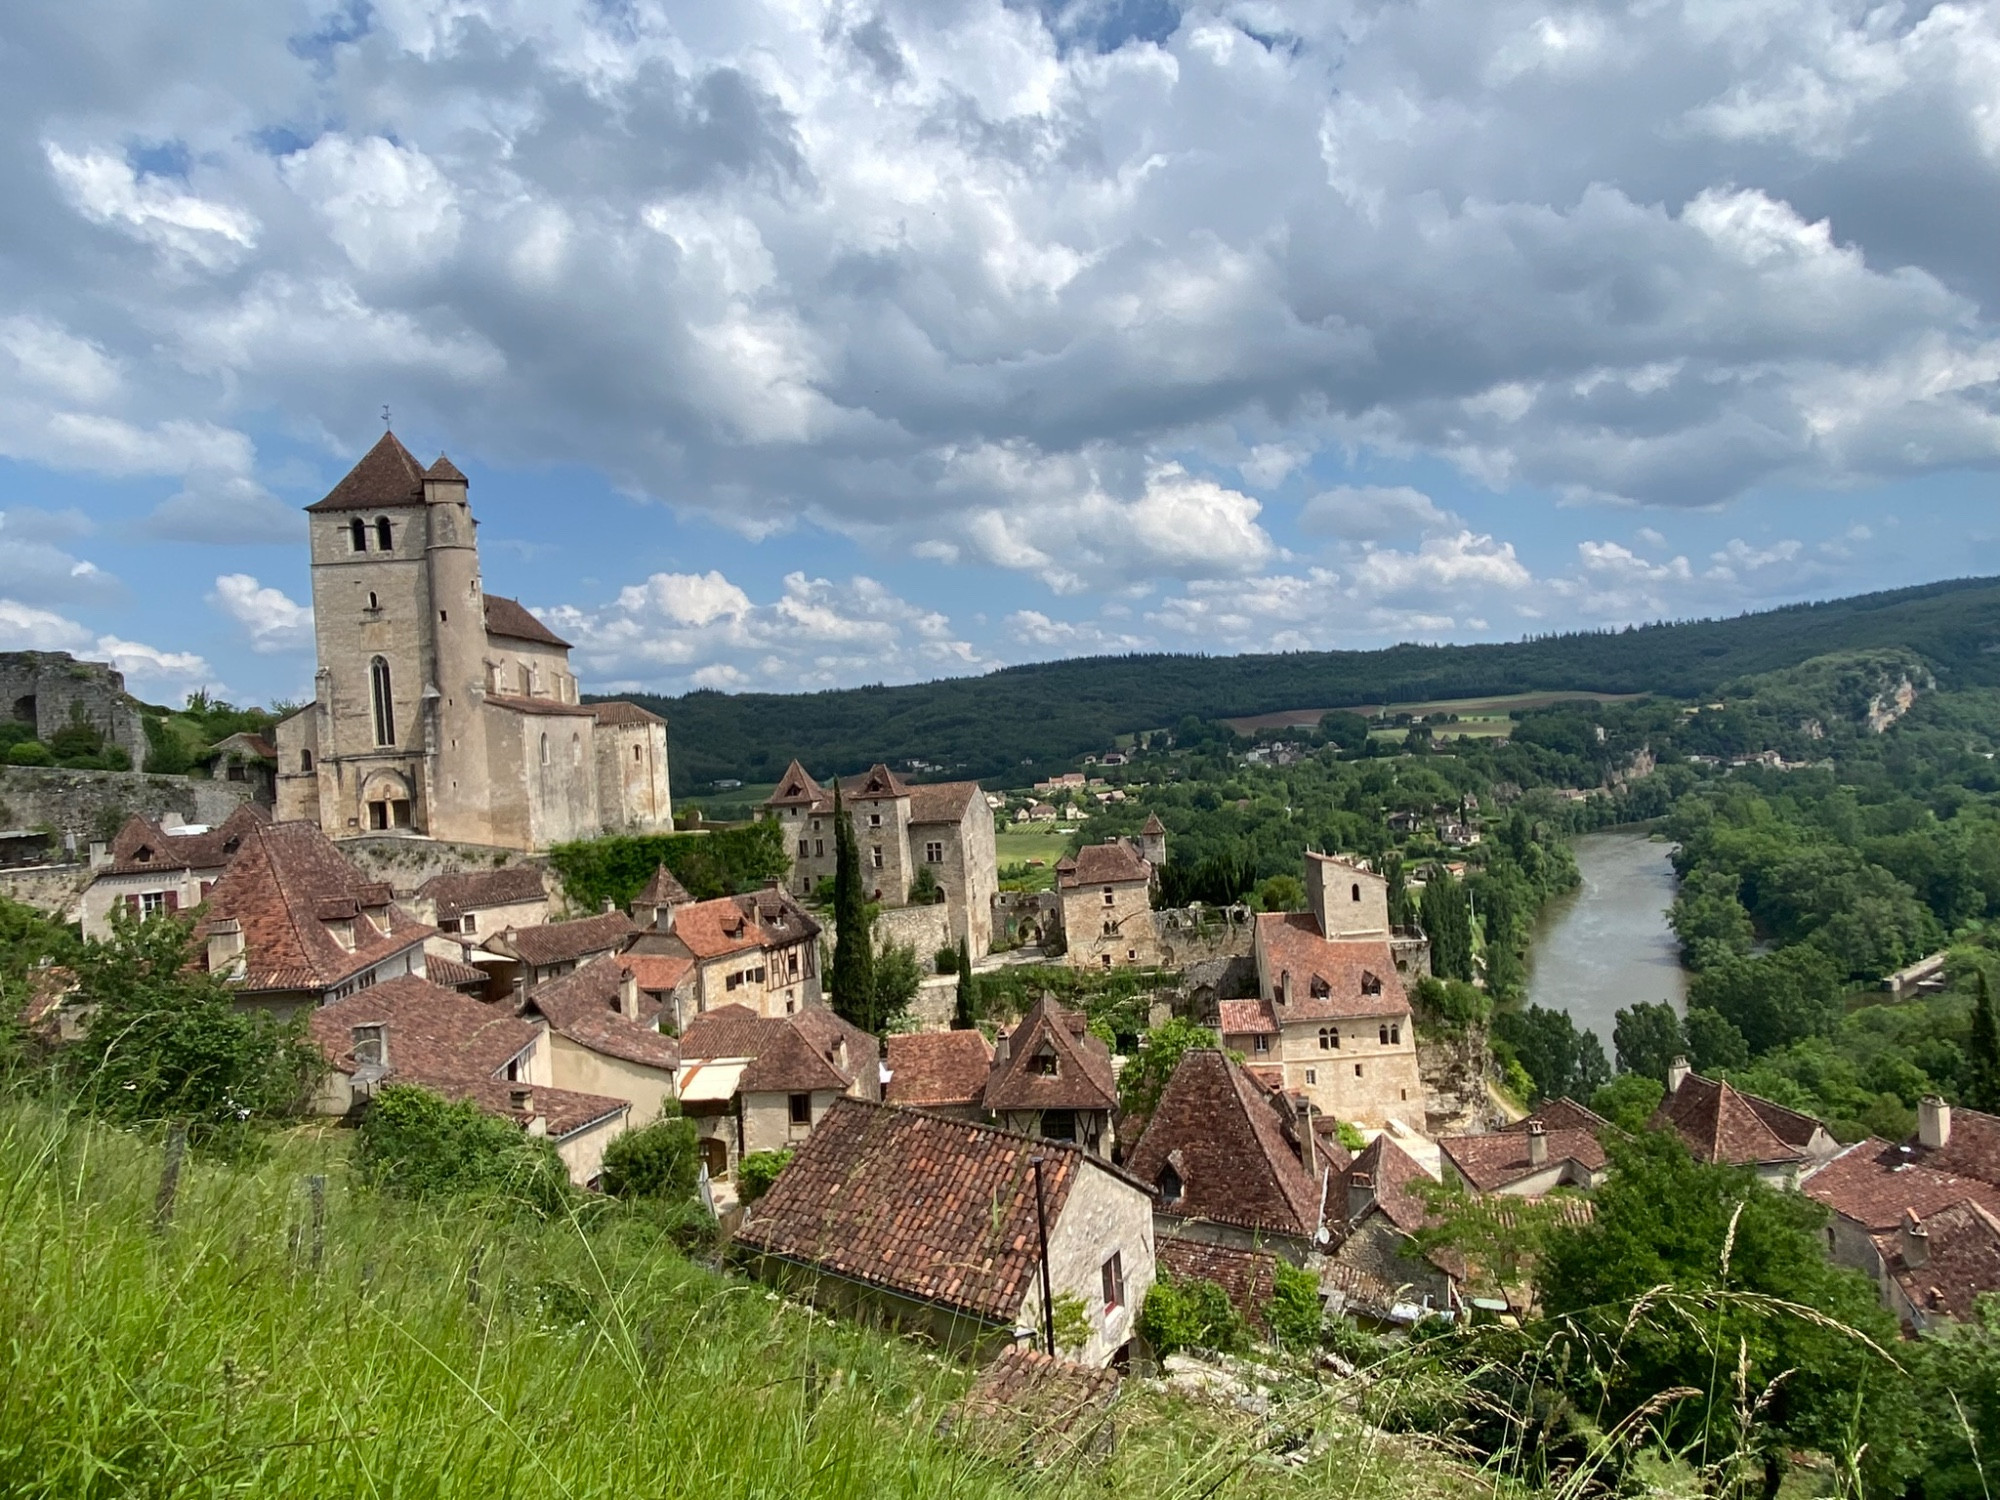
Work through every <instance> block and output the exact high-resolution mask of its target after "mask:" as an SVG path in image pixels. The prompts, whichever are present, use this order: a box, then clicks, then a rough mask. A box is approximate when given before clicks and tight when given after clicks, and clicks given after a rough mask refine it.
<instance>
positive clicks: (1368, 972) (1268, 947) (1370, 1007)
mask: <svg viewBox="0 0 2000 1500" xmlns="http://www.w3.org/2000/svg"><path fill="white" fill-rule="evenodd" d="M1256 941H1257V946H1258V948H1260V949H1261V950H1262V951H1263V955H1264V957H1263V964H1262V966H1261V967H1262V968H1263V969H1264V971H1265V972H1266V973H1267V974H1269V976H1270V982H1271V985H1272V988H1273V989H1274V990H1278V991H1279V994H1278V995H1277V996H1275V997H1273V998H1274V999H1275V1001H1276V1010H1275V1013H1276V1015H1277V1017H1278V1019H1279V1021H1280V1022H1281V1023H1283V1022H1290V1021H1322V1020H1342V1019H1345V1018H1347V1017H1351V1016H1402V1015H1408V1014H1409V1011H1410V1001H1409V997H1408V996H1407V995H1406V994H1405V993H1404V992H1403V981H1402V978H1401V976H1400V975H1398V974H1397V972H1396V958H1395V955H1394V954H1393V953H1392V952H1390V949H1389V944H1388V942H1387V941H1386V940H1384V939H1381V938H1339V939H1334V940H1328V939H1327V938H1324V937H1321V936H1320V931H1319V927H1318V924H1316V923H1315V922H1314V921H1313V918H1312V913H1310V912H1263V913H1260V914H1259V915H1258V918H1257V937H1256ZM1287 979H1289V981H1290V1003H1289V1004H1287V1003H1285V1001H1284V999H1283V990H1282V986H1283V984H1284V983H1285V981H1286V980H1287ZM1371 991H1372V992H1371Z"/></svg>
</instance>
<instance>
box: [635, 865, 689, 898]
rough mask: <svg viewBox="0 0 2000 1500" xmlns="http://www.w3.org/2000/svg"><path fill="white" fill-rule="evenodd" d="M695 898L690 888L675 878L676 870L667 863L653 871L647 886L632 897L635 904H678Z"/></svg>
mask: <svg viewBox="0 0 2000 1500" xmlns="http://www.w3.org/2000/svg"><path fill="white" fill-rule="evenodd" d="M692 900H694V897H692V896H690V895H689V894H688V888H687V887H686V886H684V885H682V884H681V883H680V881H678V880H676V879H675V878H674V872H673V871H672V870H669V869H668V868H667V867H666V866H665V865H661V866H660V867H659V868H658V869H656V870H654V871H653V878H652V879H650V880H648V881H647V882H646V888H645V889H644V890H642V891H641V892H639V894H638V895H637V896H634V897H633V898H632V904H633V905H634V906H678V905H681V904H682V903H683V902H688V901H692Z"/></svg>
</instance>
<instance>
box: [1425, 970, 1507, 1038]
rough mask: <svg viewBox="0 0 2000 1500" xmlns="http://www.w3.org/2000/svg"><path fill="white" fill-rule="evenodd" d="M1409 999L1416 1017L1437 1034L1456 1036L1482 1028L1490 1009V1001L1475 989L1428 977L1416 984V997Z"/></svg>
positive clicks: (1478, 989)
mask: <svg viewBox="0 0 2000 1500" xmlns="http://www.w3.org/2000/svg"><path fill="white" fill-rule="evenodd" d="M1411 998H1412V999H1413V1000H1414V1001H1415V1002H1416V1010H1417V1014H1418V1016H1419V1017H1421V1018H1422V1019H1423V1020H1424V1021H1426V1022H1428V1023H1429V1024H1430V1025H1431V1027H1432V1028H1434V1029H1436V1030H1440V1031H1454V1032H1457V1031H1464V1030H1465V1029H1466V1028H1467V1027H1470V1026H1478V1025H1482V1024H1483V1023H1484V1022H1485V1020H1486V1018H1487V1016H1488V1015H1490V1014H1491V1013H1492V1009H1493V1003H1492V1001H1491V1000H1490V999H1489V998H1488V997H1487V995H1486V992H1485V991H1484V990H1482V989H1480V988H1479V987H1478V986H1477V985H1473V984H1467V983H1466V982H1465V981H1464V980H1462V979H1437V978H1434V977H1432V976H1431V975H1428V974H1426V975H1425V976H1424V977H1423V978H1422V979H1419V980H1418V981H1417V989H1416V993H1415V994H1414V995H1413V996H1411Z"/></svg>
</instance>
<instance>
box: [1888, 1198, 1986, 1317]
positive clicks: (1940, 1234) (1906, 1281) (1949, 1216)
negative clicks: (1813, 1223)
mask: <svg viewBox="0 0 2000 1500" xmlns="http://www.w3.org/2000/svg"><path fill="white" fill-rule="evenodd" d="M1920 1223H1921V1227H1922V1229H1923V1231H1924V1244H1925V1252H1924V1256H1923V1259H1922V1261H1921V1263H1919V1264H1917V1265H1911V1264H1910V1262H1909V1261H1908V1260H1907V1259H1906V1258H1905V1255H1904V1244H1905V1242H1904V1238H1903V1233H1902V1231H1901V1230H1900V1229H1898V1230H1895V1231H1892V1232H1891V1233H1888V1234H1879V1235H1876V1236H1875V1247H1876V1249H1877V1250H1879V1251H1880V1252H1881V1254H1882V1264H1883V1269H1884V1270H1886V1271H1887V1272H1888V1273H1889V1275H1890V1276H1891V1277H1892V1278H1894V1280H1895V1282H1896V1284H1897V1286H1898V1287H1900V1288H1901V1289H1902V1293H1903V1295H1904V1296H1905V1297H1907V1298H1908V1299H1909V1301H1910V1305H1911V1306H1912V1307H1914V1308H1916V1309H1917V1311H1918V1312H1919V1313H1920V1314H1922V1315H1923V1316H1925V1317H1926V1318H1951V1319H1954V1320H1956V1321H1959V1322H1963V1321H1965V1320H1967V1319H1968V1318H1970V1317H1971V1316H1972V1315H1973V1312H1974V1304H1975V1303H1976V1302H1977V1301H1978V1300H1979V1298H1980V1296H1981V1295H1982V1294H1983V1293H1986V1292H2000V1218H1995V1216H1994V1215H1993V1213H1992V1212H1991V1211H1990V1210H1989V1209H1987V1208H1985V1207H1984V1206H1982V1205H1981V1204H1979V1203H1976V1202H1974V1201H1973V1200H1972V1199H1970V1198H1966V1199H1962V1200H1961V1201H1959V1202H1957V1203H1954V1204H1951V1205H1950V1206H1949V1207H1946V1208H1940V1209H1937V1210H1935V1211H1934V1212H1932V1213H1930V1214H1928V1215H1925V1216H1924V1217H1923V1219H1922V1220H1921V1221H1920Z"/></svg>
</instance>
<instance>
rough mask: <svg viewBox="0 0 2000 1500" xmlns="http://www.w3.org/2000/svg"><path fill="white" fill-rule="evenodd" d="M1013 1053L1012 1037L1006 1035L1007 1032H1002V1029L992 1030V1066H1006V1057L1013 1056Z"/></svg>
mask: <svg viewBox="0 0 2000 1500" xmlns="http://www.w3.org/2000/svg"><path fill="white" fill-rule="evenodd" d="M1013 1053H1014V1040H1013V1038H1012V1037H1010V1036H1008V1035H1007V1033H1006V1032H1004V1031H996V1032H994V1033H993V1066H994V1067H996V1068H1004V1067H1006V1066H1007V1059H1008V1058H1009V1057H1011V1056H1013Z"/></svg>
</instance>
